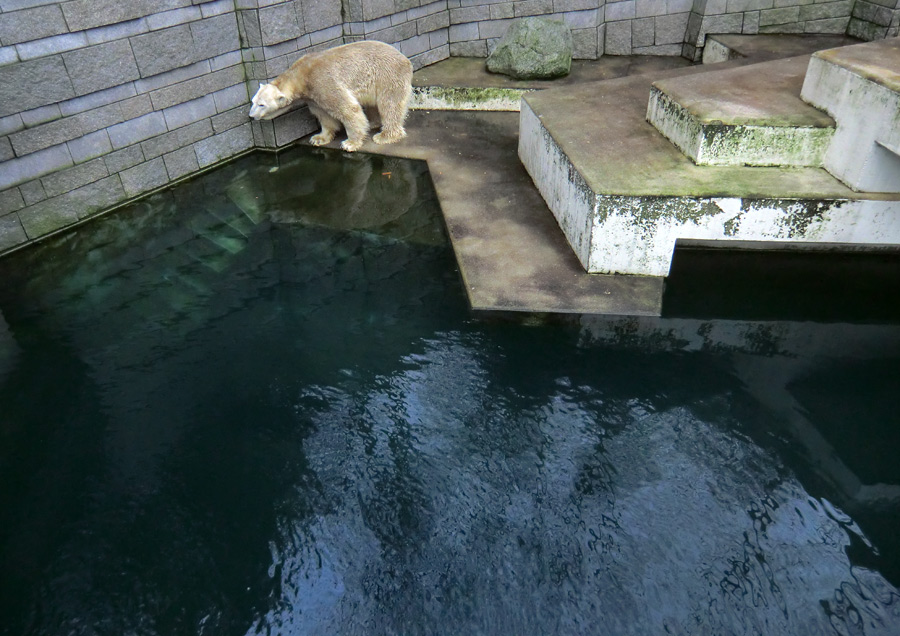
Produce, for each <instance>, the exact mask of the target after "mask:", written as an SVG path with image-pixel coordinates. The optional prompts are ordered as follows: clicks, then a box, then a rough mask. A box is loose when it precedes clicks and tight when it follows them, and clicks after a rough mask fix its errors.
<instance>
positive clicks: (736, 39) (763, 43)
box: [703, 33, 862, 64]
mask: <svg viewBox="0 0 900 636" xmlns="http://www.w3.org/2000/svg"><path fill="white" fill-rule="evenodd" d="M706 42H707V46H709V45H710V44H711V43H712V49H711V50H710V51H709V53H710V58H709V60H708V59H707V51H706V49H705V47H704V55H703V63H704V64H710V63H718V62H724V61H727V60H730V59H735V58H752V59H753V60H755V61H757V62H761V61H764V60H773V59H778V58H784V57H796V56H798V55H808V54H810V53H814V52H816V51H821V50H823V49H831V48H834V47H839V46H847V45H850V44H859V43H860V42H862V40H859V39H857V38H854V37H850V36H848V35H815V34H808V35H800V34H797V35H790V34H759V35H740V34H726V33H723V34H717V35H707V36H706ZM713 55H714V56H715V57H714V58H713Z"/></svg>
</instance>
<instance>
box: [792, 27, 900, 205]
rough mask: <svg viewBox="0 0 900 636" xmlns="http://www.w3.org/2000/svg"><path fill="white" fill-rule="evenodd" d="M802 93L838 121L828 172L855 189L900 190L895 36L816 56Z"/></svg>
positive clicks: (899, 56)
mask: <svg viewBox="0 0 900 636" xmlns="http://www.w3.org/2000/svg"><path fill="white" fill-rule="evenodd" d="M801 95H802V97H803V99H804V100H806V101H808V102H809V103H810V104H813V105H814V106H816V107H817V108H821V109H822V110H825V111H827V112H828V113H829V114H830V115H831V116H832V117H834V119H835V120H836V121H837V129H836V131H835V134H834V139H833V140H832V143H831V145H830V147H829V148H828V151H827V152H826V153H825V157H824V165H825V168H826V169H827V170H828V171H829V172H831V173H832V174H833V175H835V176H836V177H838V178H839V179H840V180H841V181H843V182H844V183H846V184H847V185H849V186H850V187H851V188H853V189H854V190H861V191H869V192H900V125H898V122H900V38H891V39H888V40H879V41H877V42H868V43H865V44H857V45H854V46H847V47H841V48H836V49H828V50H825V51H819V52H817V53H815V54H814V55H813V56H812V58H811V59H810V63H809V70H808V72H807V74H806V79H805V81H804V83H803V88H802V91H801Z"/></svg>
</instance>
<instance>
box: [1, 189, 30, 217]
mask: <svg viewBox="0 0 900 636" xmlns="http://www.w3.org/2000/svg"><path fill="white" fill-rule="evenodd" d="M24 207H25V200H24V199H23V198H22V193H21V192H19V189H18V188H10V189H8V190H4V191H3V192H0V216H3V215H6V214H9V213H10V212H15V211H16V210H21V209H22V208H24Z"/></svg>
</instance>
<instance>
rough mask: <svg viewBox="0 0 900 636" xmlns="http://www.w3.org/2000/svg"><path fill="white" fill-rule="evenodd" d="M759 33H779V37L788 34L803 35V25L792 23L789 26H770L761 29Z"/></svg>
mask: <svg viewBox="0 0 900 636" xmlns="http://www.w3.org/2000/svg"><path fill="white" fill-rule="evenodd" d="M759 33H773V34H775V33H777V34H779V35H784V34H787V33H803V23H802V22H791V23H789V24H768V25H766V26H761V27H759Z"/></svg>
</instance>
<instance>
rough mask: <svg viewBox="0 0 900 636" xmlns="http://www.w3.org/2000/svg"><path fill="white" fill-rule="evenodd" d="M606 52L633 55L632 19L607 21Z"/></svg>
mask: <svg viewBox="0 0 900 636" xmlns="http://www.w3.org/2000/svg"><path fill="white" fill-rule="evenodd" d="M607 8H608V7H607ZM604 53H606V54H607V55H631V20H620V21H618V22H607V23H606V46H605V47H604Z"/></svg>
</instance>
